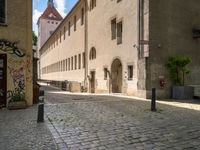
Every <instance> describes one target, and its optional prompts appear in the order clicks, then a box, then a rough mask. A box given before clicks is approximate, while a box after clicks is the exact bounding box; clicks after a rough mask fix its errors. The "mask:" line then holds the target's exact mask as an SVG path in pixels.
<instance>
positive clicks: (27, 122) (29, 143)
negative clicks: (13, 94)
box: [0, 105, 57, 150]
mask: <svg viewBox="0 0 200 150" xmlns="http://www.w3.org/2000/svg"><path fill="white" fill-rule="evenodd" d="M46 122H47V121H46ZM56 149H57V148H56V144H55V142H54V140H53V137H52V134H51V132H50V131H49V129H48V127H47V126H46V124H45V123H37V106H36V105H35V106H33V107H30V108H28V109H22V110H7V109H0V150H56Z"/></svg>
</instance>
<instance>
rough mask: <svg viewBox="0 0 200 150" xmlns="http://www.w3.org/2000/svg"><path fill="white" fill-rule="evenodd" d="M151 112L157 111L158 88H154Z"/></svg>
mask: <svg viewBox="0 0 200 150" xmlns="http://www.w3.org/2000/svg"><path fill="white" fill-rule="evenodd" d="M151 111H154V112H155V111H156V88H152V98H151Z"/></svg>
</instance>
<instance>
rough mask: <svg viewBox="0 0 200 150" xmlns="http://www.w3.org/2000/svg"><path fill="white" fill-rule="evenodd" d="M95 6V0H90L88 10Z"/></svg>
mask: <svg viewBox="0 0 200 150" xmlns="http://www.w3.org/2000/svg"><path fill="white" fill-rule="evenodd" d="M95 7H96V0H90V10H92V9H94V8H95Z"/></svg>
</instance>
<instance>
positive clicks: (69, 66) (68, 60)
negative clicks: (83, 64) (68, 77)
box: [68, 58, 70, 70]
mask: <svg viewBox="0 0 200 150" xmlns="http://www.w3.org/2000/svg"><path fill="white" fill-rule="evenodd" d="M68 70H70V58H68Z"/></svg>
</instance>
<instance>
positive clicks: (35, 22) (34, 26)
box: [33, 9, 42, 34]
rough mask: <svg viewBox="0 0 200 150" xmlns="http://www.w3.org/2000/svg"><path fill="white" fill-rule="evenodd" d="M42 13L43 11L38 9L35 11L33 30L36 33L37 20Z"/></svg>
mask: <svg viewBox="0 0 200 150" xmlns="http://www.w3.org/2000/svg"><path fill="white" fill-rule="evenodd" d="M41 15H42V12H40V11H38V10H37V9H35V10H34V11H33V30H34V31H35V33H36V34H37V21H38V18H39V17H40V16H41Z"/></svg>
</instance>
